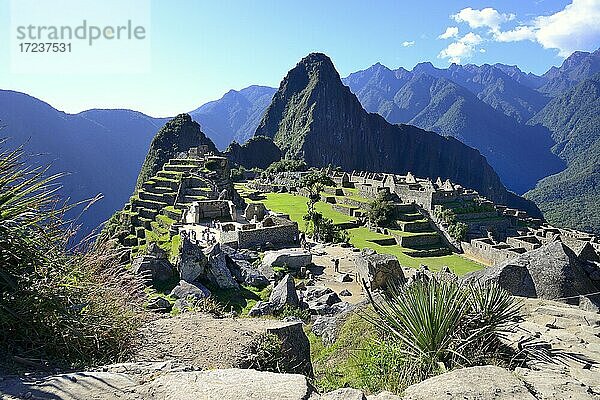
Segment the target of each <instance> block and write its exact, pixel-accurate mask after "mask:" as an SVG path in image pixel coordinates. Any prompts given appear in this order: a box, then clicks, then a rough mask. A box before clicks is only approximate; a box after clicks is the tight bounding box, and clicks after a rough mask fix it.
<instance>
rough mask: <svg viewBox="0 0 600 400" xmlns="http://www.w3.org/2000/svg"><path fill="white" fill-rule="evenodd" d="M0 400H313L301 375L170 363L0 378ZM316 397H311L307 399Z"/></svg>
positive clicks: (106, 367) (311, 389) (139, 364)
mask: <svg viewBox="0 0 600 400" xmlns="http://www.w3.org/2000/svg"><path fill="white" fill-rule="evenodd" d="M0 393H2V398H3V399H4V398H5V397H6V399H7V400H12V399H23V398H25V399H29V398H31V399H34V398H35V399H62V400H79V399H94V400H112V399H117V398H118V399H121V400H139V399H161V400H198V399H220V400H243V399H255V400H273V399H281V400H304V399H309V398H318V396H317V395H316V393H315V391H314V389H313V387H312V385H311V384H310V383H309V380H308V378H307V377H306V376H304V375H301V374H289V373H275V372H260V371H255V370H252V369H234V368H231V369H209V370H204V371H193V370H192V371H190V370H189V369H186V368H181V367H180V366H177V365H176V364H175V363H171V362H156V363H135V364H134V363H129V364H115V365H108V366H105V367H103V371H89V372H74V373H68V374H61V375H53V376H47V377H44V378H40V379H26V378H22V377H17V376H14V377H13V376H11V377H9V378H7V379H2V380H0ZM313 396H317V397H313Z"/></svg>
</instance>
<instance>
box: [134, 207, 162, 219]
mask: <svg viewBox="0 0 600 400" xmlns="http://www.w3.org/2000/svg"><path fill="white" fill-rule="evenodd" d="M137 212H138V214H139V216H140V217H143V218H149V219H151V220H154V218H156V216H157V215H158V210H153V209H149V208H139V209H138V210H137Z"/></svg>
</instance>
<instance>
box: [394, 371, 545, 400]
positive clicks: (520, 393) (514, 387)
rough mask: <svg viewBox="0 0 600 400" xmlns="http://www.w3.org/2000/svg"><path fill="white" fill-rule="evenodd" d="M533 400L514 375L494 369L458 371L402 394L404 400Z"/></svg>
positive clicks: (423, 383) (413, 387)
mask: <svg viewBox="0 0 600 400" xmlns="http://www.w3.org/2000/svg"><path fill="white" fill-rule="evenodd" d="M431 399H478V400H514V399H519V400H536V397H534V396H533V395H532V394H531V393H530V392H529V390H528V389H527V387H526V386H525V384H524V383H523V382H521V381H520V380H519V378H517V377H516V376H515V375H514V374H513V373H511V372H510V371H508V370H505V369H504V368H500V367H494V366H483V367H470V368H460V369H457V370H454V371H451V372H447V373H445V374H442V375H438V376H435V377H433V378H429V379H427V380H425V381H423V382H421V383H417V384H416V385H412V386H409V387H408V388H407V389H406V390H405V391H404V400H431Z"/></svg>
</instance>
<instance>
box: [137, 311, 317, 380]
mask: <svg viewBox="0 0 600 400" xmlns="http://www.w3.org/2000/svg"><path fill="white" fill-rule="evenodd" d="M288 331H295V333H296V334H298V335H302V325H301V324H299V323H296V322H283V321H280V320H276V319H263V318H231V317H228V318H214V317H213V316H211V315H208V314H201V313H195V312H191V313H184V314H180V315H178V316H176V317H170V318H159V319H157V320H155V321H152V322H150V323H149V324H147V325H146V326H144V328H143V329H142V331H141V338H140V343H142V345H141V346H140V347H139V349H137V351H136V353H135V355H134V356H133V360H132V361H136V362H154V361H177V362H179V363H181V364H183V365H186V366H189V367H193V368H199V369H215V368H239V367H245V366H247V365H248V362H249V360H248V355H249V353H250V352H251V351H252V347H253V346H254V345H255V344H256V343H257V341H260V340H261V339H262V335H264V334H266V333H272V334H275V335H278V336H283V335H287V333H288ZM302 345H304V346H307V345H308V344H307V343H296V344H295V346H296V347H299V346H302ZM304 356H305V357H310V355H309V354H308V353H307V354H305V355H304Z"/></svg>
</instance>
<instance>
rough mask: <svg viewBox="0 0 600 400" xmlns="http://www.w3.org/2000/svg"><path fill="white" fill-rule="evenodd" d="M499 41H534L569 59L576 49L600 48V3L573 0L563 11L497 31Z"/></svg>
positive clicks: (495, 36)
mask: <svg viewBox="0 0 600 400" xmlns="http://www.w3.org/2000/svg"><path fill="white" fill-rule="evenodd" d="M494 39H495V40H497V41H499V42H518V41H522V40H531V41H533V42H537V43H539V44H541V45H542V47H544V48H545V49H557V50H558V54H559V55H560V56H562V57H567V56H569V55H570V54H571V53H573V52H574V51H576V50H588V51H590V50H596V49H597V48H598V46H599V45H600V1H599V0H573V2H572V3H571V4H569V5H567V6H566V7H565V8H564V9H563V10H561V11H559V12H557V13H555V14H552V15H548V16H546V15H542V16H539V17H536V18H534V19H533V21H532V22H531V23H530V24H526V25H521V26H517V27H516V28H515V29H512V30H509V31H505V32H500V31H498V32H495V33H494Z"/></svg>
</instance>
